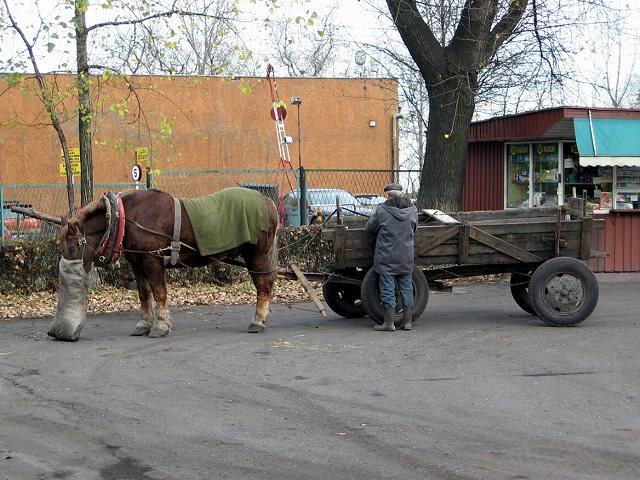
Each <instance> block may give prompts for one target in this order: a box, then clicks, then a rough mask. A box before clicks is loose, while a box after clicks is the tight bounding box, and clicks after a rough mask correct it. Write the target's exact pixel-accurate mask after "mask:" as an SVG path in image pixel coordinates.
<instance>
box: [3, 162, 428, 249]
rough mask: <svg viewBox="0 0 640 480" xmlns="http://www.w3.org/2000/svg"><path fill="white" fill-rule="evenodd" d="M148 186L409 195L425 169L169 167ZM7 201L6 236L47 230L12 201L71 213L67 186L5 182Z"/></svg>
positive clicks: (182, 190)
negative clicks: (395, 187) (391, 190)
mask: <svg viewBox="0 0 640 480" xmlns="http://www.w3.org/2000/svg"><path fill="white" fill-rule="evenodd" d="M147 175H148V178H147V179H146V183H145V184H141V185H140V186H139V188H147V187H153V188H157V189H159V190H164V191H166V192H168V193H170V194H171V195H174V196H176V197H180V198H194V197H198V196H201V195H206V194H209V193H211V192H215V191H218V190H221V189H223V188H227V187H232V186H243V187H248V188H252V189H255V190H258V191H260V192H262V193H263V194H265V195H267V196H269V197H271V198H273V200H274V201H276V203H277V204H278V203H279V202H278V201H279V199H281V198H282V197H283V196H284V195H286V194H287V193H289V192H291V191H295V190H299V189H300V188H301V186H304V188H303V189H317V188H327V189H328V188H337V189H343V190H347V191H348V192H351V193H352V194H354V195H359V194H381V192H382V189H383V187H384V185H386V184H387V183H390V182H398V183H400V184H402V185H403V186H404V188H405V191H407V192H408V193H409V194H410V195H411V194H412V193H413V192H417V188H416V185H417V183H418V179H419V178H420V172H419V171H416V170H346V169H342V170H337V169H295V170H293V169H289V170H283V169H279V170H164V171H161V172H155V173H154V172H153V171H148V172H147ZM136 186H137V185H136V184H135V183H111V184H107V183H103V184H96V185H95V186H94V198H98V197H99V196H100V195H101V194H102V193H104V192H106V191H109V190H111V191H126V190H133V189H135V188H136ZM74 196H75V200H76V208H77V206H78V205H79V204H80V187H79V185H76V186H75V187H74ZM0 204H1V205H2V209H1V217H2V222H1V226H2V236H1V238H2V239H7V238H14V237H19V236H24V235H36V234H39V233H42V232H44V233H48V232H47V229H46V228H45V226H43V225H42V224H40V223H39V224H38V225H37V226H34V224H33V223H29V222H24V221H23V220H25V219H23V218H21V216H19V215H18V216H16V214H14V213H12V212H11V210H10V207H11V206H12V205H21V206H33V207H34V208H35V209H36V210H38V211H41V212H46V213H50V214H56V215H65V214H66V212H68V210H69V207H68V202H67V189H66V185H64V184H25V185H20V184H11V185H3V184H0Z"/></svg>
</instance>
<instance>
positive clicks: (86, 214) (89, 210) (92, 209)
mask: <svg viewBox="0 0 640 480" xmlns="http://www.w3.org/2000/svg"><path fill="white" fill-rule="evenodd" d="M106 211H107V207H106V206H105V204H104V202H103V201H102V199H100V200H94V201H93V202H91V203H90V204H89V205H87V206H86V207H82V208H81V209H80V210H79V211H78V213H77V214H76V215H75V216H74V217H72V218H70V219H69V222H68V225H65V226H64V227H62V229H61V230H60V236H59V237H58V240H59V241H62V240H64V238H65V237H66V236H67V232H68V230H69V225H73V226H74V227H77V226H78V225H82V224H83V223H84V222H86V221H87V219H88V218H90V217H92V216H94V215H95V214H96V213H100V212H105V213H106Z"/></svg>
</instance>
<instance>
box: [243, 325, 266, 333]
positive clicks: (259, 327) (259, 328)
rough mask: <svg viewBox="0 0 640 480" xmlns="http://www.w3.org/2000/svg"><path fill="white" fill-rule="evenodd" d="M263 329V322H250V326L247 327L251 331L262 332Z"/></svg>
mask: <svg viewBox="0 0 640 480" xmlns="http://www.w3.org/2000/svg"><path fill="white" fill-rule="evenodd" d="M263 330H264V325H263V324H262V323H250V324H249V328H247V332H249V333H261V332H262V331H263Z"/></svg>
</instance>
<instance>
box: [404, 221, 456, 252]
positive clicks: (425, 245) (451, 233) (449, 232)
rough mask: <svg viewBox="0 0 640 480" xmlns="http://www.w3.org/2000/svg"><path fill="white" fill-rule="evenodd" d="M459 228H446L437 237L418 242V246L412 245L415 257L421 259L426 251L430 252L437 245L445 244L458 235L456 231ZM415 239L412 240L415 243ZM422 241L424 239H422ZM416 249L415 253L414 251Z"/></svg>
mask: <svg viewBox="0 0 640 480" xmlns="http://www.w3.org/2000/svg"><path fill="white" fill-rule="evenodd" d="M459 228H460V227H459V226H457V225H456V226H455V227H449V228H447V229H446V230H445V231H444V232H442V233H440V234H439V235H438V236H436V237H433V238H431V239H429V240H427V241H420V242H419V246H418V245H414V251H415V254H414V255H415V256H417V257H421V256H423V255H424V254H425V253H427V252H428V251H430V250H432V249H433V248H435V247H437V246H438V245H440V244H442V243H444V242H446V241H447V240H450V239H451V238H453V237H455V236H456V235H457V234H458V230H459ZM415 240H416V239H414V242H415ZM422 240H424V239H422ZM416 248H417V251H416Z"/></svg>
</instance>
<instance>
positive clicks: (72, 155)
mask: <svg viewBox="0 0 640 480" xmlns="http://www.w3.org/2000/svg"><path fill="white" fill-rule="evenodd" d="M69 161H70V162H71V175H73V176H74V177H77V176H78V175H80V147H71V148H70V149H69ZM60 176H61V177H66V176H67V166H66V165H65V163H64V152H63V151H62V150H60Z"/></svg>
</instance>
